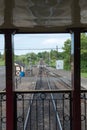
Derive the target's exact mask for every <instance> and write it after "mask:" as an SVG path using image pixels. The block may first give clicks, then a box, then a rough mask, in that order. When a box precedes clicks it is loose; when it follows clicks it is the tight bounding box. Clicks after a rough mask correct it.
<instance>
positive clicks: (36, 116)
mask: <svg viewBox="0 0 87 130" xmlns="http://www.w3.org/2000/svg"><path fill="white" fill-rule="evenodd" d="M37 106H38V104H37V100H36V130H38V109H37V108H38V107H37Z"/></svg>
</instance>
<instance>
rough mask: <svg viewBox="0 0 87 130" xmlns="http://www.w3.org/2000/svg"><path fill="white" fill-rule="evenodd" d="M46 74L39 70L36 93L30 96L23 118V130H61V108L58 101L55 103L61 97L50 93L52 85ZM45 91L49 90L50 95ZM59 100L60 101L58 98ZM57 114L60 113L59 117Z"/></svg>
mask: <svg viewBox="0 0 87 130" xmlns="http://www.w3.org/2000/svg"><path fill="white" fill-rule="evenodd" d="M46 74H47V73H46V72H45V71H44V70H43V69H41V68H40V70H39V76H38V80H37V83H36V87H35V90H36V91H37V93H34V94H32V99H31V102H30V105H29V108H28V111H27V114H26V115H27V116H26V118H25V123H24V130H28V129H29V130H51V129H52V130H53V129H55V130H63V126H62V124H63V123H62V121H63V118H62V119H60V117H63V116H64V115H61V114H63V111H62V108H61V107H59V106H61V102H60V101H59V102H60V103H59V102H58V101H57V98H59V97H61V98H63V95H61V94H59V95H57V93H54V94H52V93H51V90H52V88H51V87H52V86H53V84H51V81H50V80H49V77H48V74H47V75H46ZM54 86H55V84H54ZM45 90H48V91H49V90H50V93H47V92H46V91H45ZM44 91H45V92H44ZM59 100H61V99H60V98H59ZM57 102H58V103H57ZM60 108H61V109H60ZM59 113H61V114H60V117H59ZM66 115H67V114H66ZM67 130H68V129H67Z"/></svg>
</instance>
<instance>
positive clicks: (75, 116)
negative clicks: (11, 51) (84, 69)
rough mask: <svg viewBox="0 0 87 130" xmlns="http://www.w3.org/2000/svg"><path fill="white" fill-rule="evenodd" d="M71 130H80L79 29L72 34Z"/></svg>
mask: <svg viewBox="0 0 87 130" xmlns="http://www.w3.org/2000/svg"><path fill="white" fill-rule="evenodd" d="M71 55H72V130H81V103H80V29H75V30H73V32H72V45H71Z"/></svg>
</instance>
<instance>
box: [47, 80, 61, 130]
mask: <svg viewBox="0 0 87 130" xmlns="http://www.w3.org/2000/svg"><path fill="white" fill-rule="evenodd" d="M47 81H48V80H47ZM48 87H49V89H50V90H51V88H50V84H49V82H48ZM51 98H52V103H53V106H54V110H55V112H56V117H57V121H58V124H59V126H58V127H59V130H62V126H61V122H60V119H59V115H58V112H57V111H56V105H55V101H54V99H53V94H52V92H51Z"/></svg>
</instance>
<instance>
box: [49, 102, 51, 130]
mask: <svg viewBox="0 0 87 130" xmlns="http://www.w3.org/2000/svg"><path fill="white" fill-rule="evenodd" d="M50 120H51V118H50V100H49V130H51V126H50V124H51V122H50Z"/></svg>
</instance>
